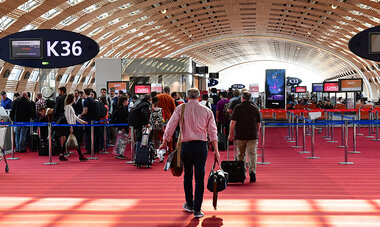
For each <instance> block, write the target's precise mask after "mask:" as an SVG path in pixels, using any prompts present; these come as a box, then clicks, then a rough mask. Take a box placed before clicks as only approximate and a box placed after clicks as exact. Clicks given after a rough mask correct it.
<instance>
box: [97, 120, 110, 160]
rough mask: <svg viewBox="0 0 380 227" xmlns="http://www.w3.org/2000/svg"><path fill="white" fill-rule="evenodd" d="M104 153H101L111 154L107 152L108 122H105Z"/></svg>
mask: <svg viewBox="0 0 380 227" xmlns="http://www.w3.org/2000/svg"><path fill="white" fill-rule="evenodd" d="M103 138H104V151H102V152H100V151H99V153H100V154H109V153H110V152H108V151H107V121H106V120H105V121H104V137H103Z"/></svg>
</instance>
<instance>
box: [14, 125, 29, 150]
mask: <svg viewBox="0 0 380 227" xmlns="http://www.w3.org/2000/svg"><path fill="white" fill-rule="evenodd" d="M28 129H29V127H15V143H16V151H21V150H25V144H26V134H27V133H28Z"/></svg>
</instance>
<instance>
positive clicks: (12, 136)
mask: <svg viewBox="0 0 380 227" xmlns="http://www.w3.org/2000/svg"><path fill="white" fill-rule="evenodd" d="M11 125H13V122H11ZM11 143H12V145H11V147H12V157H11V158H7V160H19V159H20V158H16V157H15V134H14V127H11Z"/></svg>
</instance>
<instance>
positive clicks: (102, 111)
mask: <svg viewBox="0 0 380 227" xmlns="http://www.w3.org/2000/svg"><path fill="white" fill-rule="evenodd" d="M94 103H95V113H96V117H97V118H104V117H106V116H107V108H106V106H105V105H104V104H103V103H101V102H99V101H94Z"/></svg>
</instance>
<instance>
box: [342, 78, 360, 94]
mask: <svg viewBox="0 0 380 227" xmlns="http://www.w3.org/2000/svg"><path fill="white" fill-rule="evenodd" d="M339 83H340V91H342V92H350V91H363V80H362V79H343V80H339Z"/></svg>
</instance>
